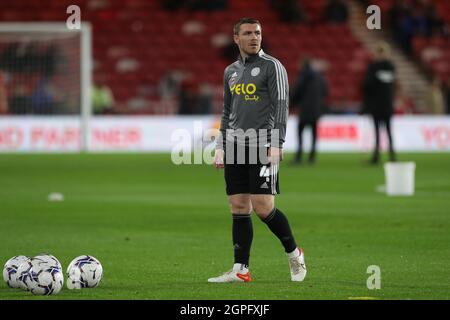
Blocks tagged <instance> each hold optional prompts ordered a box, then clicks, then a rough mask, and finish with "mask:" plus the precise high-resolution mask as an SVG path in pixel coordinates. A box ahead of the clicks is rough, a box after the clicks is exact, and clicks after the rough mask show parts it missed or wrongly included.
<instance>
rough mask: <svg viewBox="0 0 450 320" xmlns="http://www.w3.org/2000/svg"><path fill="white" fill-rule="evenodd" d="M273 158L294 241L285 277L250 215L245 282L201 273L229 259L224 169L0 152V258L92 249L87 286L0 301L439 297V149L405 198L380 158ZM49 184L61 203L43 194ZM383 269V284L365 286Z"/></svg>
mask: <svg viewBox="0 0 450 320" xmlns="http://www.w3.org/2000/svg"><path fill="white" fill-rule="evenodd" d="M291 157H292V155H288V156H287V161H284V162H283V164H282V167H281V173H280V177H281V178H280V179H281V180H280V182H281V191H282V194H281V195H280V196H278V197H277V207H279V208H280V209H281V210H282V211H283V212H285V213H286V215H287V216H288V218H289V220H290V222H291V225H292V228H293V231H294V233H295V235H296V237H297V239H298V242H299V243H300V244H301V246H303V247H304V249H305V252H306V263H307V267H308V275H307V277H306V280H305V281H304V282H303V283H291V282H290V278H289V269H288V265H287V260H286V257H285V255H284V252H283V250H282V246H281V244H280V243H279V241H278V240H277V239H276V238H275V237H274V236H273V235H272V234H271V233H270V231H269V230H268V228H267V227H266V225H264V224H263V223H262V222H261V221H259V219H258V218H257V217H256V216H253V225H254V240H253V247H252V252H251V261H250V264H251V273H252V277H253V282H251V283H248V284H210V283H207V282H206V280H207V278H209V277H212V276H217V275H219V274H220V273H221V272H223V271H227V269H229V268H230V266H231V264H232V247H231V238H230V237H231V229H230V228H231V219H230V215H229V212H228V205H227V200H226V196H225V193H224V181H223V171H216V170H215V169H214V168H212V167H211V166H206V165H184V166H175V165H172V163H171V161H170V155H168V154H156V155H155V154H153V155H152V154H116V155H110V154H94V155H87V154H81V155H78V154H76V155H20V154H19V155H0V185H1V188H0V218H1V222H0V262H1V263H2V265H3V263H4V262H6V261H7V260H8V259H9V258H10V257H12V256H14V255H19V254H23V255H29V256H32V255H36V254H39V253H41V252H49V253H52V254H54V255H55V256H56V257H58V258H59V259H60V261H61V263H62V264H63V267H64V268H66V267H67V265H68V264H69V262H70V261H71V260H72V259H73V258H74V257H76V256H78V255H82V254H90V255H93V256H95V257H97V258H98V259H99V260H100V261H101V262H102V264H103V267H104V278H103V280H102V282H101V284H100V286H99V287H98V288H95V289H84V290H81V291H71V290H68V289H67V288H66V287H64V288H63V290H62V291H61V292H60V293H59V294H58V295H56V296H52V297H34V296H33V295H31V294H30V293H28V292H23V291H20V290H19V289H10V288H7V286H6V284H5V283H4V282H2V283H1V284H0V299H226V300H228V299H349V298H351V299H354V298H355V297H356V298H357V297H374V298H376V299H449V298H450V268H449V265H450V154H400V155H399V158H400V159H399V160H412V161H415V162H416V163H417V171H416V194H415V196H414V197H387V196H386V195H385V194H382V193H379V192H377V191H376V189H377V187H379V186H380V185H383V184H384V173H383V167H382V165H379V166H376V167H371V166H368V165H365V164H364V163H363V161H364V160H365V159H366V157H367V155H363V154H320V155H319V157H318V163H317V164H316V165H315V166H308V165H303V166H300V167H292V166H290V165H289V163H288V161H289V160H290V159H291ZM51 192H60V193H62V194H63V195H64V197H65V200H64V201H63V202H49V201H48V200H47V196H48V194H49V193H51ZM371 265H377V266H379V267H380V269H381V289H379V290H369V289H368V288H367V286H366V281H367V278H368V277H369V276H370V274H368V273H367V268H368V267H369V266H371Z"/></svg>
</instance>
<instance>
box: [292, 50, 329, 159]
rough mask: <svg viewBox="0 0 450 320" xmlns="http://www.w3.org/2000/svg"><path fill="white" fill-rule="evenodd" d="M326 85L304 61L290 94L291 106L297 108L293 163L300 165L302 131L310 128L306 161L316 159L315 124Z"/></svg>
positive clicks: (322, 102)
mask: <svg viewBox="0 0 450 320" xmlns="http://www.w3.org/2000/svg"><path fill="white" fill-rule="evenodd" d="M327 93H328V85H327V82H326V80H325V79H324V77H323V76H322V75H321V74H320V72H318V71H316V70H314V69H313V67H312V66H311V61H310V60H309V59H305V60H304V61H303V66H302V68H301V70H300V73H299V75H298V79H297V81H296V83H295V85H294V89H293V93H292V104H293V105H294V106H296V107H298V116H299V121H298V130H297V133H298V149H297V153H296V155H295V159H294V163H295V164H300V163H301V162H302V155H303V138H302V135H303V129H305V127H306V126H309V127H311V137H312V143H311V152H310V154H309V159H308V161H309V162H310V163H314V162H315V159H316V141H317V124H318V121H319V118H320V116H321V114H322V108H323V106H324V101H325V97H326V96H327Z"/></svg>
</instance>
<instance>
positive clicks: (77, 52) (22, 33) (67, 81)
mask: <svg viewBox="0 0 450 320" xmlns="http://www.w3.org/2000/svg"><path fill="white" fill-rule="evenodd" d="M46 42H47V44H48V43H51V44H56V46H58V45H59V44H60V45H59V46H58V49H60V51H62V53H61V54H60V56H62V58H61V60H63V61H64V60H65V62H64V63H63V66H61V65H60V66H59V69H64V68H65V66H67V67H70V68H66V70H63V71H58V67H53V66H48V65H47V66H41V67H38V68H41V69H39V70H43V69H44V68H47V69H46V70H48V69H50V70H51V73H52V74H53V75H54V76H53V77H52V81H53V82H54V88H53V89H55V88H56V91H62V92H59V94H60V95H65V97H66V100H65V104H64V107H61V105H62V104H59V106H60V107H59V109H58V108H54V109H58V110H56V111H54V112H53V113H54V114H58V115H59V114H70V113H71V114H74V113H78V114H79V115H80V121H81V122H80V150H82V151H87V150H88V147H89V146H88V134H89V119H90V117H91V114H92V106H91V87H92V71H93V64H92V60H93V57H92V28H91V25H90V24H89V23H88V22H82V23H81V28H80V29H69V28H68V27H67V25H66V23H65V22H64V23H61V22H42V23H41V22H11V23H0V49H1V48H3V49H4V50H3V52H5V51H6V50H7V49H5V48H6V47H7V46H14V45H15V46H16V48H13V49H16V50H17V46H19V47H20V45H21V44H24V45H23V46H22V47H24V46H26V45H30V43H33V45H34V48H36V47H37V48H36V50H39V49H42V48H40V47H42V46H39V44H40V43H46ZM61 48H62V49H61ZM11 51H12V50H9V51H8V52H7V53H10V52H11ZM1 54H2V50H0V73H1V72H4V73H5V74H7V75H8V79H11V78H14V76H13V73H14V71H11V70H8V68H9V69H13V68H15V69H16V70H19V69H20V68H22V67H23V66H21V64H23V63H22V62H21V61H17V62H14V58H11V56H12V55H11V54H9V56H8V55H7V54H6V56H7V57H9V58H10V60H12V63H11V62H9V65H8V63H7V62H3V65H2V61H1ZM64 55H66V56H64ZM46 61H47V60H46ZM33 63H34V64H35V65H36V64H39V61H37V62H36V61H34V62H33ZM44 63H45V62H44ZM2 69H3V70H2ZM55 69H56V71H55ZM20 72H21V74H20V76H18V77H16V78H20V79H25V80H24V81H28V80H27V78H31V76H30V77H28V76H29V74H27V73H26V72H24V71H23V68H22V69H21V71H20ZM44 72H47V73H48V71H44ZM0 76H1V74H0ZM33 76H35V75H33ZM18 81H20V80H18ZM67 90H68V91H70V92H66V91H67ZM54 91H55V90H54ZM56 94H58V92H57V93H56ZM69 100H70V101H69ZM41 101H42V100H41ZM0 107H1V106H0ZM0 111H1V110H0ZM27 114H29V113H27V112H24V113H23V115H27ZM31 114H33V112H31Z"/></svg>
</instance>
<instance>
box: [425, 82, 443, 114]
mask: <svg viewBox="0 0 450 320" xmlns="http://www.w3.org/2000/svg"><path fill="white" fill-rule="evenodd" d="M425 100H426V103H427V106H428V108H429V110H430V112H431V113H432V114H444V113H445V99H444V93H443V90H442V88H441V80H440V79H439V77H438V76H434V77H433V81H432V82H431V85H430V87H429V88H428V91H427V93H426V99H425Z"/></svg>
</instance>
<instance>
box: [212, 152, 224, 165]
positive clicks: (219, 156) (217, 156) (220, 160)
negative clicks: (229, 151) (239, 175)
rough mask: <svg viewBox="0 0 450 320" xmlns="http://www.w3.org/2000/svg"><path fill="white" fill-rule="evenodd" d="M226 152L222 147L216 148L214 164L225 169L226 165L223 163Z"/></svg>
mask: <svg viewBox="0 0 450 320" xmlns="http://www.w3.org/2000/svg"><path fill="white" fill-rule="evenodd" d="M223 157H224V152H223V150H222V149H216V152H215V154H214V166H215V167H216V169H223V168H224V167H225V165H224V164H223Z"/></svg>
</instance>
